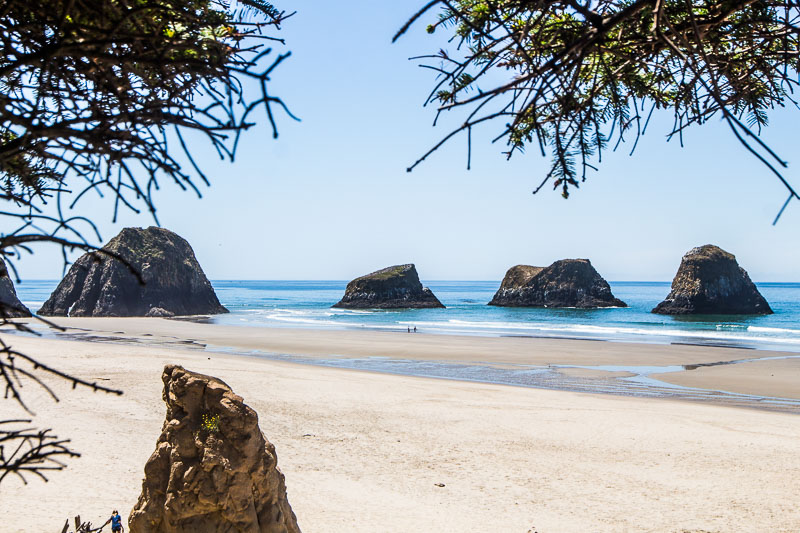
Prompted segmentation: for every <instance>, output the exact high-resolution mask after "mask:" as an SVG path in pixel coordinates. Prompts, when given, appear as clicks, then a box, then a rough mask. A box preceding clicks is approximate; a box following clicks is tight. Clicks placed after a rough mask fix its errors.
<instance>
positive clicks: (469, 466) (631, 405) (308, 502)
mask: <svg viewBox="0 0 800 533" xmlns="http://www.w3.org/2000/svg"><path fill="white" fill-rule="evenodd" d="M92 320H94V319H92ZM147 320H148V321H149V320H157V319H147ZM112 323H113V324H114V325H119V324H121V323H122V322H120V321H112ZM134 325H135V324H130V325H129V326H131V327H129V328H116V329H115V328H107V329H108V330H109V331H107V332H106V334H109V335H112V334H114V332H118V331H121V330H122V329H129V330H131V331H132V330H133V329H134V328H133V326H134ZM96 329H102V328H96ZM156 329H157V328H156ZM193 331H195V330H193ZM99 333H102V332H99ZM154 333H156V332H154ZM290 333H291V332H290ZM221 334H222V332H216V333H214V332H210V333H209V336H219V335H221ZM294 335H295V336H296V337H300V338H298V339H297V340H296V342H297V343H302V342H305V341H307V340H308V339H304V337H307V334H306V335H302V334H300V333H299V332H297V331H295V332H294ZM174 337H177V338H173V339H172V344H169V345H166V344H138V345H137V344H131V343H128V344H108V343H100V342H86V341H78V340H70V341H67V340H63V339H62V340H53V339H41V338H31V337H22V336H15V337H11V336H9V335H4V339H5V340H7V341H9V342H11V343H12V344H13V345H14V346H15V347H16V348H18V349H20V350H22V351H25V352H26V353H31V354H35V355H36V357H37V358H39V359H41V361H42V362H43V363H45V364H49V365H52V366H55V367H56V368H59V369H60V370H64V371H67V372H72V373H76V374H78V375H80V376H81V377H85V378H89V379H90V380H97V381H98V382H99V383H103V384H106V385H109V386H111V387H114V388H121V389H124V390H125V394H124V395H123V396H122V397H110V396H108V395H104V394H100V393H93V392H92V391H91V390H88V389H83V388H78V389H77V390H74V391H73V390H71V384H70V383H64V382H61V381H54V380H53V379H48V380H47V382H48V384H49V385H51V386H52V387H53V388H54V389H55V391H56V392H57V394H58V395H59V396H60V399H61V401H60V402H58V403H55V402H53V401H51V400H50V399H49V398H47V396H46V393H44V392H43V391H41V390H39V389H37V388H35V387H26V388H25V399H26V401H28V402H29V403H30V404H31V406H32V407H33V408H34V409H35V410H36V412H37V417H36V419H35V421H36V423H37V424H39V425H41V426H42V427H52V428H53V429H54V432H55V434H57V435H59V436H64V437H68V438H71V439H72V444H71V445H72V446H73V447H74V448H75V449H76V450H77V451H79V452H81V453H82V457H81V458H80V459H77V460H71V461H69V467H68V469H67V470H66V471H64V472H53V473H51V475H50V476H49V477H50V482H49V483H41V482H38V481H36V480H33V479H31V480H30V484H29V485H27V486H22V485H21V483H18V482H14V481H13V480H11V479H9V480H8V481H9V484H8V485H6V484H4V485H3V486H2V488H1V489H0V490H2V492H3V493H4V496H3V497H1V498H0V515H2V516H3V517H4V520H5V522H4V523H6V524H7V526H8V527H10V529H9V531H10V533H16V532H19V533H22V532H24V531H31V530H34V531H47V530H54V529H55V528H56V527H60V526H61V525H62V524H63V521H64V519H66V518H67V517H70V518H71V517H72V516H74V515H75V514H80V515H81V516H82V517H83V518H84V520H87V519H88V520H91V521H92V522H93V523H102V522H103V521H104V520H105V517H106V516H105V515H106V514H107V513H108V512H109V511H110V510H111V509H113V508H118V509H119V510H120V512H121V514H122V515H123V518H124V519H127V515H128V513H129V512H130V509H131V507H132V506H133V505H134V503H135V502H136V499H137V497H138V495H139V492H140V490H141V479H142V476H143V467H144V464H145V462H146V460H147V457H148V456H149V455H150V454H151V453H152V452H153V450H154V448H155V445H156V439H157V437H158V435H159V432H160V428H161V424H162V423H163V419H164V404H163V402H162V400H161V388H162V386H161V380H160V375H161V370H162V369H163V366H164V365H165V364H168V363H169V364H181V365H183V366H185V367H186V368H189V369H191V370H194V371H197V372H201V373H204V374H209V375H212V376H216V377H218V378H220V379H222V380H224V381H225V382H226V383H228V385H230V386H231V387H232V388H233V390H234V391H235V392H236V393H237V394H239V395H241V396H242V397H243V398H244V400H245V402H246V403H247V404H248V405H250V406H251V407H253V408H254V409H255V410H256V412H257V413H258V415H259V424H260V427H261V429H262V430H263V431H264V433H265V435H266V436H267V438H268V439H269V440H270V441H271V442H272V443H273V444H274V445H275V447H276V449H277V455H278V466H279V467H280V468H281V470H282V471H283V472H284V474H285V475H286V484H287V488H288V495H289V501H290V503H291V505H292V508H293V510H294V512H295V514H296V515H297V517H298V522H299V524H300V527H301V528H302V530H303V531H304V532H305V533H314V532H322V533H345V532H348V533H352V532H357V533H360V532H363V533H368V532H369V533H372V532H374V531H385V530H386V529H387V528H391V529H392V530H393V531H398V532H412V531H442V532H451V531H452V532H456V531H458V532H476V533H477V532H479V531H480V532H483V531H520V532H525V531H528V530H529V529H530V530H535V531H539V532H540V533H554V532H558V533H573V532H574V533H584V532H586V531H597V532H603V533H604V532H609V533H611V532H615V533H616V532H618V531H643V532H653V533H655V532H658V533H663V532H675V533H677V532H681V531H701V530H702V531H738V530H748V531H770V532H787V533H788V532H790V531H796V530H797V529H798V528H800V509H798V507H797V506H796V505H794V502H795V500H796V498H795V496H796V495H797V494H800V457H798V456H797V454H796V453H794V452H795V450H796V445H797V435H798V434H800V418H798V417H797V416H795V415H790V414H785V413H776V412H768V411H762V410H755V409H739V408H732V407H727V406H720V405H714V404H710V403H692V402H682V401H673V400H670V399H650V398H639V397H629V396H612V395H597V394H582V393H575V392H566V391H558V390H542V389H534V388H524V387H508V386H501V385H492V384H485V383H475V382H466V381H449V380H431V379H426V378H418V377H409V376H397V375H387V374H379V373H367V372H353V371H349V370H342V369H337V368H327V367H321V366H312V365H298V364H292V363H287V362H282V361H276V360H271V359H263V358H258V357H240V356H236V355H226V354H217V353H209V352H206V351H204V350H201V349H199V348H188V349H187V348H179V347H180V346H181V345H180V344H179V341H181V340H188V339H185V338H181V336H180V335H175V336H174ZM325 338H326V339H329V338H330V337H327V336H326V337H325ZM358 338H360V341H361V342H362V343H365V344H369V342H372V341H374V340H375V339H374V338H372V337H370V338H366V337H363V336H359V337H358ZM158 340H159V341H160V340H163V339H158ZM195 340H198V339H195ZM352 340H353V338H350V337H349V336H348V337H347V338H346V339H339V340H338V341H337V342H345V341H347V342H350V341H352ZM383 342H386V341H383ZM503 344H504V343H503ZM536 344H539V343H536ZM184 346H185V345H184ZM356 348H358V346H354V350H355V349H356ZM365 348H366V346H362V347H361V348H358V349H365ZM375 349H377V347H375ZM508 349H510V348H508ZM451 355H452V354H451ZM501 355H502V354H501ZM501 355H498V357H500V356H501ZM553 355H554V356H555V355H557V353H556V354H553ZM573 356H575V357H577V355H575V354H573ZM609 357H610V356H609ZM497 364H498V365H500V363H497ZM708 368H719V367H708ZM4 405H5V406H6V411H4V412H5V413H8V414H9V415H10V416H13V417H16V415H17V414H21V413H18V412H17V411H18V409H17V408H16V405H15V404H12V403H11V402H10V401H7V402H6V403H5V404H4ZM731 465H736V467H735V468H732V467H731ZM440 485H443V486H440ZM77 487H80V490H78V489H77ZM6 491H8V492H6Z"/></svg>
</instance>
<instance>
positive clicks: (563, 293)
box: [489, 259, 627, 309]
mask: <svg viewBox="0 0 800 533" xmlns="http://www.w3.org/2000/svg"><path fill="white" fill-rule="evenodd" d="M489 305H497V306H501V307H577V308H581V309H592V308H597V307H627V305H626V304H625V302H623V301H622V300H619V299H617V298H615V297H614V295H613V294H611V287H609V285H608V282H607V281H606V280H604V279H603V278H602V277H601V276H600V274H598V273H597V270H595V269H594V267H593V266H592V263H591V262H589V260H588V259H561V260H560V261H556V262H555V263H553V264H552V265H550V266H549V267H535V266H529V265H517V266H515V267H511V268H510V269H508V272H506V275H505V277H504V278H503V283H502V284H501V285H500V289H498V291H497V292H496V293H495V295H494V298H492V301H491V302H489Z"/></svg>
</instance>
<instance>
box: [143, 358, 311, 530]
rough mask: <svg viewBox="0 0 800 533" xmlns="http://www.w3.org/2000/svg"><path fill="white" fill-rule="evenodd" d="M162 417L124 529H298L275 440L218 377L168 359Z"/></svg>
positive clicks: (164, 376)
mask: <svg viewBox="0 0 800 533" xmlns="http://www.w3.org/2000/svg"><path fill="white" fill-rule="evenodd" d="M162 380H163V381H164V394H163V397H164V401H165V402H166V404H167V418H166V420H165V421H164V426H163V429H162V431H161V436H160V437H159V438H158V443H157V444H156V450H155V451H154V452H153V454H152V455H151V456H150V459H148V461H147V464H146V465H145V467H144V473H145V478H144V481H143V482H142V493H141V495H140V496H139V501H138V502H137V503H136V505H135V506H134V508H133V510H132V511H131V514H130V518H129V519H128V524H129V526H130V533H239V532H247V533H299V532H300V528H299V527H298V526H297V519H296V518H295V515H294V513H293V512H292V508H291V506H290V505H289V500H288V499H287V497H286V484H285V481H284V477H283V474H282V473H281V471H280V470H278V467H277V462H278V459H277V456H276V455H275V447H274V446H273V445H272V444H270V442H269V441H268V440H266V438H264V435H263V434H262V433H261V430H260V429H259V427H258V415H257V414H256V412H255V411H253V410H252V409H251V408H250V407H248V406H247V405H245V404H244V402H243V401H242V398H241V397H239V396H237V395H236V394H234V393H233V392H232V391H231V389H230V387H228V385H226V384H225V383H223V382H222V381H220V380H219V379H216V378H213V377H210V376H204V375H202V374H196V373H194V372H190V371H188V370H185V369H184V368H183V367H180V366H176V365H167V366H166V367H165V368H164V374H163V376H162Z"/></svg>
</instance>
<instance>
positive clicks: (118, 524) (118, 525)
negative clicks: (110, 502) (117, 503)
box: [100, 509, 125, 533]
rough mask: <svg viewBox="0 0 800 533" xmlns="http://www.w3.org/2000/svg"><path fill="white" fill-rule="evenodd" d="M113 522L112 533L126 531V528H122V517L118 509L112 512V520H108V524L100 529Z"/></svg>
mask: <svg viewBox="0 0 800 533" xmlns="http://www.w3.org/2000/svg"><path fill="white" fill-rule="evenodd" d="M109 522H111V531H113V532H114V533H122V532H123V531H125V528H124V527H122V517H121V516H120V515H119V513H118V512H117V510H116V509H114V510H113V511H112V512H111V518H109V519H108V520H106V523H105V524H103V525H102V526H100V529H103V528H104V527H106V524H108V523H109Z"/></svg>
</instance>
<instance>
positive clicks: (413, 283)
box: [333, 265, 444, 309]
mask: <svg viewBox="0 0 800 533" xmlns="http://www.w3.org/2000/svg"><path fill="white" fill-rule="evenodd" d="M333 307H343V308H346V309H403V308H425V307H444V306H443V305H442V303H441V302H440V301H439V300H438V299H437V298H436V296H434V294H433V293H432V292H431V290H430V289H428V288H427V287H423V286H422V283H420V281H419V276H418V275H417V269H416V268H415V267H414V265H397V266H391V267H388V268H384V269H382V270H378V271H377V272H373V273H372V274H367V275H366V276H361V277H360V278H356V279H354V280H353V281H351V282H350V283H348V284H347V289H345V291H344V296H343V297H342V299H341V300H340V301H339V302H338V303H336V304H334V305H333Z"/></svg>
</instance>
